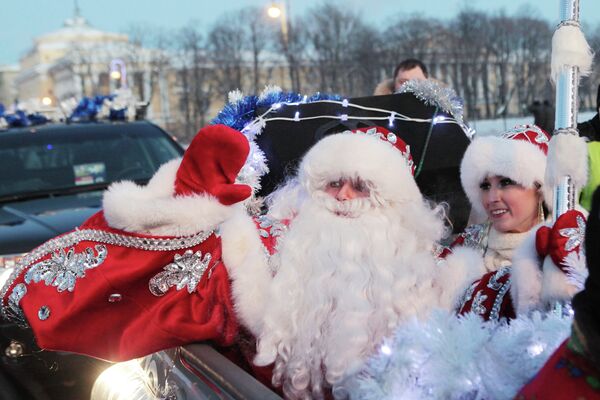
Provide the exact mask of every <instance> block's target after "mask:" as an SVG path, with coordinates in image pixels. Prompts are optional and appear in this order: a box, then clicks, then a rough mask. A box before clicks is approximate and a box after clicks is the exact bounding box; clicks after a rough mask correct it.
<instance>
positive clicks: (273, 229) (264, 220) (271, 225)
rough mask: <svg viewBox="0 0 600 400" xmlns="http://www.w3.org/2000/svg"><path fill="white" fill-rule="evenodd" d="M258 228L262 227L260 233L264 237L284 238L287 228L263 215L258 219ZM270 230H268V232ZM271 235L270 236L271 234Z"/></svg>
mask: <svg viewBox="0 0 600 400" xmlns="http://www.w3.org/2000/svg"><path fill="white" fill-rule="evenodd" d="M257 221H258V226H259V227H260V229H259V233H260V235H261V236H262V237H265V238H266V237H269V236H273V237H279V236H282V235H283V234H284V233H285V232H286V230H287V226H286V225H285V224H284V223H282V222H281V221H279V220H277V219H274V218H271V217H268V216H266V215H261V216H260V217H258V218H257ZM267 229H268V230H267ZM269 233H270V234H269Z"/></svg>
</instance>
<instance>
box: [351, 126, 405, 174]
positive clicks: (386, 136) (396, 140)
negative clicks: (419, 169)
mask: <svg viewBox="0 0 600 400" xmlns="http://www.w3.org/2000/svg"><path fill="white" fill-rule="evenodd" d="M374 129H375V130H376V132H377V134H378V136H379V138H380V139H381V140H383V141H384V142H388V143H391V144H392V145H393V146H394V147H395V148H396V149H398V150H399V151H400V153H402V156H404V158H406V160H407V162H408V165H409V166H410V172H411V173H412V174H413V175H414V174H415V163H414V162H413V158H412V155H411V154H410V148H409V147H408V145H407V144H406V143H405V142H404V141H403V140H402V139H400V137H399V136H398V135H396V134H395V133H394V132H391V131H389V130H387V129H385V128H383V127H381V126H375V127H373V126H369V127H366V128H357V129H355V130H353V131H352V133H359V132H360V133H364V134H371V133H370V131H373V130H374Z"/></svg>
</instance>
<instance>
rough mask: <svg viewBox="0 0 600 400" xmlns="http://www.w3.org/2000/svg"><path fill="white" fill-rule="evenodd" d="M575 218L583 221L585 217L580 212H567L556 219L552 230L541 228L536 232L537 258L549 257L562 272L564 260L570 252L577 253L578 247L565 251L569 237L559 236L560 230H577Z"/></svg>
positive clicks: (545, 227)
mask: <svg viewBox="0 0 600 400" xmlns="http://www.w3.org/2000/svg"><path fill="white" fill-rule="evenodd" d="M577 217H580V218H581V219H583V221H585V216H584V215H583V214H582V213H581V212H579V211H576V210H569V211H567V212H566V213H564V214H562V215H561V216H560V217H558V219H557V220H556V222H555V223H554V225H553V226H552V228H549V227H547V226H542V227H540V228H539V229H538V230H537V232H536V237H535V247H536V250H537V252H538V254H539V256H540V257H542V258H544V257H546V256H547V255H549V256H550V257H551V258H552V261H553V262H554V264H555V265H556V266H558V267H559V268H560V269H562V270H563V271H564V269H565V268H566V266H565V265H564V264H563V260H564V258H565V257H566V255H567V254H568V253H569V252H571V251H579V248H580V245H577V246H576V247H574V248H572V249H571V250H569V251H567V247H566V245H567V241H568V240H569V236H567V235H563V234H561V230H563V229H569V228H571V229H576V228H578V226H577ZM582 239H583V237H582Z"/></svg>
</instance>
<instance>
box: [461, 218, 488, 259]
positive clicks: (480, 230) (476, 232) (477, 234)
mask: <svg viewBox="0 0 600 400" xmlns="http://www.w3.org/2000/svg"><path fill="white" fill-rule="evenodd" d="M489 230H490V225H489V224H476V225H470V226H467V227H466V228H465V232H464V233H463V237H464V238H465V241H464V243H463V246H467V247H471V248H474V249H477V250H480V251H481V252H484V251H485V248H486V247H487V243H486V242H487V236H488V233H489Z"/></svg>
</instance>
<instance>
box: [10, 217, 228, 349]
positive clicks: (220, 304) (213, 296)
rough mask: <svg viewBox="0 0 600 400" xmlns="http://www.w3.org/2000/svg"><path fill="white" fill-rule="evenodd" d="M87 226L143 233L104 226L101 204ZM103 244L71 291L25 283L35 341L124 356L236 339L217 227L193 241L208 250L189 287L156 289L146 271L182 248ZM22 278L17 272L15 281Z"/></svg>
mask: <svg viewBox="0 0 600 400" xmlns="http://www.w3.org/2000/svg"><path fill="white" fill-rule="evenodd" d="M86 228H93V229H102V230H105V231H106V232H113V233H119V234H126V235H130V236H133V237H148V236H144V235H135V234H128V233H125V232H123V231H119V230H116V229H111V228H109V227H108V226H107V224H106V221H105V220H104V217H103V214H102V212H100V213H98V214H96V215H94V216H93V217H92V218H90V219H89V220H88V221H87V222H86V223H84V224H83V225H82V226H81V227H80V229H86ZM97 244H98V243H95V242H90V241H82V242H80V243H78V244H76V245H75V246H73V247H74V249H75V251H76V252H77V253H79V252H82V251H84V250H85V249H86V248H92V249H93V248H94V246H95V245H97ZM105 246H106V248H107V250H108V256H107V257H106V259H105V261H104V262H103V263H102V264H100V265H99V266H98V267H96V268H94V269H89V270H87V271H86V272H85V277H82V278H78V279H77V280H76V283H75V289H74V291H73V292H68V291H64V292H61V293H58V292H57V290H56V288H55V287H53V286H47V285H46V284H45V283H44V282H43V281H41V282H39V283H33V282H32V283H30V284H28V285H27V294H26V295H25V296H24V297H23V299H22V300H21V303H20V304H21V308H22V309H23V311H24V313H25V315H26V317H27V320H28V321H29V323H30V325H31V327H32V329H33V331H34V334H35V336H36V338H37V341H38V344H39V346H40V347H42V348H45V349H51V350H62V351H70V352H75V353H81V354H87V355H90V356H93V357H97V358H102V359H107V360H111V361H122V360H128V359H132V358H135V357H140V356H143V355H147V354H150V353H153V352H155V351H158V350H162V349H166V348H169V347H174V346H178V345H184V344H188V343H191V342H194V341H200V340H209V339H211V340H215V341H216V342H217V343H219V344H221V345H230V344H231V343H232V342H233V341H234V339H235V337H236V334H237V332H238V321H237V319H236V317H235V314H234V308H233V304H232V299H231V293H230V282H229V276H228V274H227V270H226V268H225V266H224V265H223V262H222V261H221V242H220V239H219V238H218V237H217V236H216V235H214V234H213V235H212V236H210V237H209V238H208V239H206V240H205V241H204V242H202V243H200V244H198V245H196V246H194V247H193V248H191V250H193V251H194V252H196V251H198V250H200V251H201V252H202V254H206V253H210V254H211V255H212V261H211V263H210V265H209V267H208V269H207V271H206V272H205V273H204V274H203V276H202V278H201V280H200V282H199V284H198V286H197V290H196V292H193V293H191V294H190V293H188V291H187V288H184V289H182V290H180V291H177V290H176V288H175V287H172V288H170V289H169V290H168V291H167V292H166V294H164V295H163V296H161V297H157V296H155V295H153V294H152V293H151V292H150V290H149V288H148V283H149V281H150V279H151V278H152V277H153V276H155V275H156V274H158V273H159V272H161V271H162V270H163V267H164V266H166V265H168V264H170V263H172V262H173V258H174V256H175V254H183V253H184V251H185V250H186V249H184V250H178V251H177V250H176V251H145V250H137V249H132V248H125V247H119V246H114V245H105ZM49 257H50V255H47V256H45V257H44V258H42V259H40V260H38V261H42V260H44V259H47V258H49ZM211 270H212V272H211V273H210V274H209V271H211ZM209 275H210V277H209ZM21 282H23V276H21V277H19V279H18V280H17V281H16V282H15V284H17V283H21ZM9 293H10V292H9ZM111 294H120V295H121V300H120V301H117V302H109V301H108V299H109V296H110V295H111ZM42 306H47V307H49V308H50V316H49V318H48V319H46V320H40V319H39V318H38V310H39V309H40V307H42Z"/></svg>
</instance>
